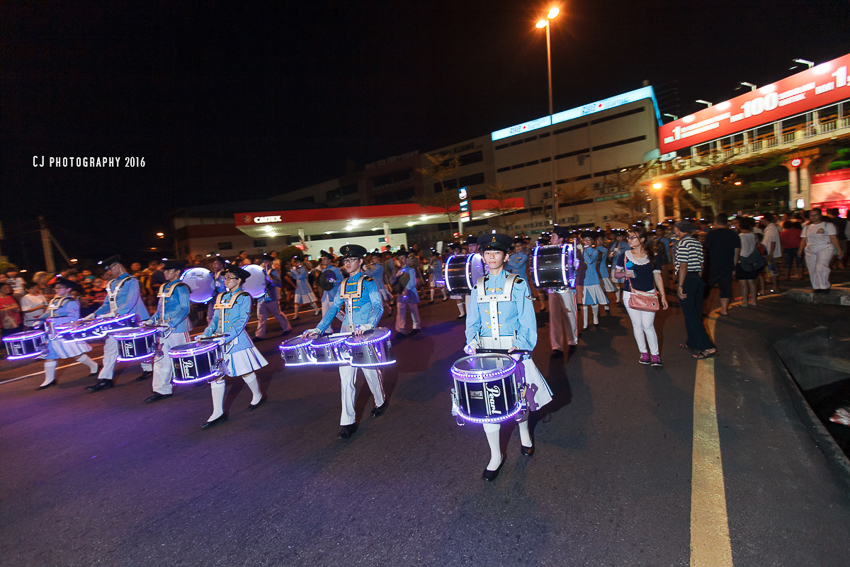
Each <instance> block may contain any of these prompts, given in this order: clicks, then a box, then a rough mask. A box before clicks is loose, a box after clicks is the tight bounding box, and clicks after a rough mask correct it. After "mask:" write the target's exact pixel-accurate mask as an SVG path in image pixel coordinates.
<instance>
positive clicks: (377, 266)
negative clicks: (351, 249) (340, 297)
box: [322, 251, 393, 315]
mask: <svg viewBox="0 0 850 567" xmlns="http://www.w3.org/2000/svg"><path fill="white" fill-rule="evenodd" d="M376 255H377V251H375V252H372V253H367V254H366V263H365V264H364V265H363V273H364V274H366V275H367V276H369V277H370V278H372V279H373V280H375V283H376V284H377V285H378V293H379V294H380V296H381V300H382V301H384V302H386V305H387V307H388V308H389V313H387V315H392V314H393V308H392V301H393V296H392V295H391V294H390V292H389V291H387V288H386V287H385V286H384V265H383V264H382V263H381V262H380V261H376V258H375V256H376ZM379 259H380V258H378V260H379ZM337 281H339V280H337ZM338 288H339V286H337V289H338ZM335 296H336V294H334V297H335ZM322 314H324V302H322Z"/></svg>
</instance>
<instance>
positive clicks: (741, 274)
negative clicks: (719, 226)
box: [736, 217, 765, 307]
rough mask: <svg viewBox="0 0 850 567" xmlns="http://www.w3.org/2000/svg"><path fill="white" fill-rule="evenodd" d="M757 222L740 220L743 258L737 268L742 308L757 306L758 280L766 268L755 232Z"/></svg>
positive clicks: (739, 227)
mask: <svg viewBox="0 0 850 567" xmlns="http://www.w3.org/2000/svg"><path fill="white" fill-rule="evenodd" d="M754 227H755V221H754V220H753V219H751V218H750V217H740V218H739V219H738V230H739V231H740V238H741V256H740V258H739V262H738V266H737V268H736V275H737V277H738V283H739V284H740V285H741V307H747V305H751V306H753V307H755V306H756V278H758V276H759V273H760V272H761V271H762V268H764V266H765V261H764V256H762V255H761V253H760V252H759V250H758V238H757V237H756V234H755V233H754V232H753V228H754Z"/></svg>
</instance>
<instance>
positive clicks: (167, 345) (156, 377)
mask: <svg viewBox="0 0 850 567" xmlns="http://www.w3.org/2000/svg"><path fill="white" fill-rule="evenodd" d="M188 342H189V333H175V332H172V333H171V334H170V335H168V336H167V337H165V338H164V339H160V348H161V350H162V353H161V354H159V353H157V356H156V358H154V359H153V364H151V363H150V362H143V363H142V370H144V371H145V372H151V371H153V391H154V392H156V393H157V394H162V395H163V396H167V395H169V394H171V392H172V386H171V378H172V377H173V376H174V366H173V365H172V364H171V358H170V357H169V356H168V352H169V351H170V350H171V349H172V348H174V347H176V346H180V345H185V344H186V343H188Z"/></svg>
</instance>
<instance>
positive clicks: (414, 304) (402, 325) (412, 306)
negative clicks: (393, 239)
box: [390, 250, 421, 334]
mask: <svg viewBox="0 0 850 567" xmlns="http://www.w3.org/2000/svg"><path fill="white" fill-rule="evenodd" d="M395 257H396V261H397V262H398V265H399V267H398V269H396V271H395V273H394V274H393V277H392V278H391V279H390V283H391V284H392V285H393V286H396V287H397V289H398V296H397V297H396V304H397V306H398V312H397V313H396V319H395V330H396V332H398V333H402V334H407V311H408V310H410V319H411V320H412V322H413V330H412V331H411V334H416V333H418V332H419V328H420V325H421V321H420V319H419V292H417V291H416V270H415V269H414V268H412V267H410V266H408V265H407V252H406V251H404V250H399V251H398V252H396V253H395Z"/></svg>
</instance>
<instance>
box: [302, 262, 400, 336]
mask: <svg viewBox="0 0 850 567" xmlns="http://www.w3.org/2000/svg"><path fill="white" fill-rule="evenodd" d="M360 278H366V279H365V281H364V282H363V293H362V294H361V295H360V297H359V298H357V299H352V304H353V309H352V311H351V314H350V315H349V314H346V317H345V323H344V324H345V325H348V324H349V322H350V321H351V322H353V323H354V325H355V326H356V325H372V327H373V328H374V327H377V326H378V321H380V320H381V315H383V314H384V307H383V304H382V303H381V294H380V293H378V284H377V283H376V282H375V280H373V279H372V278H370V277H369V276H367V275H365V274H364V273H363V272H357V273H356V274H354V275H353V276H349V277H347V278H346V279H345V282H344V284H340V291H339V292H338V293H337V294H336V297H335V298H334V302H333V304H332V305H331V306H330V308H329V309H328V312H327V313H325V316H324V317H322V320H321V321H319V324H318V325H316V328H317V329H319V332H321V333H324V332H325V330H327V328H328V327H329V326H330V324H331V321H333V318H334V317H336V314H337V313H339V310H340V308H341V307H342V306H343V305H344V304H345V299H344V298H343V297H342V289H343V288H342V285H345V288H344V289H345V291H346V292H347V293H352V292H355V291H357V282H358V281H359V280H360ZM349 317H350V319H349Z"/></svg>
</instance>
